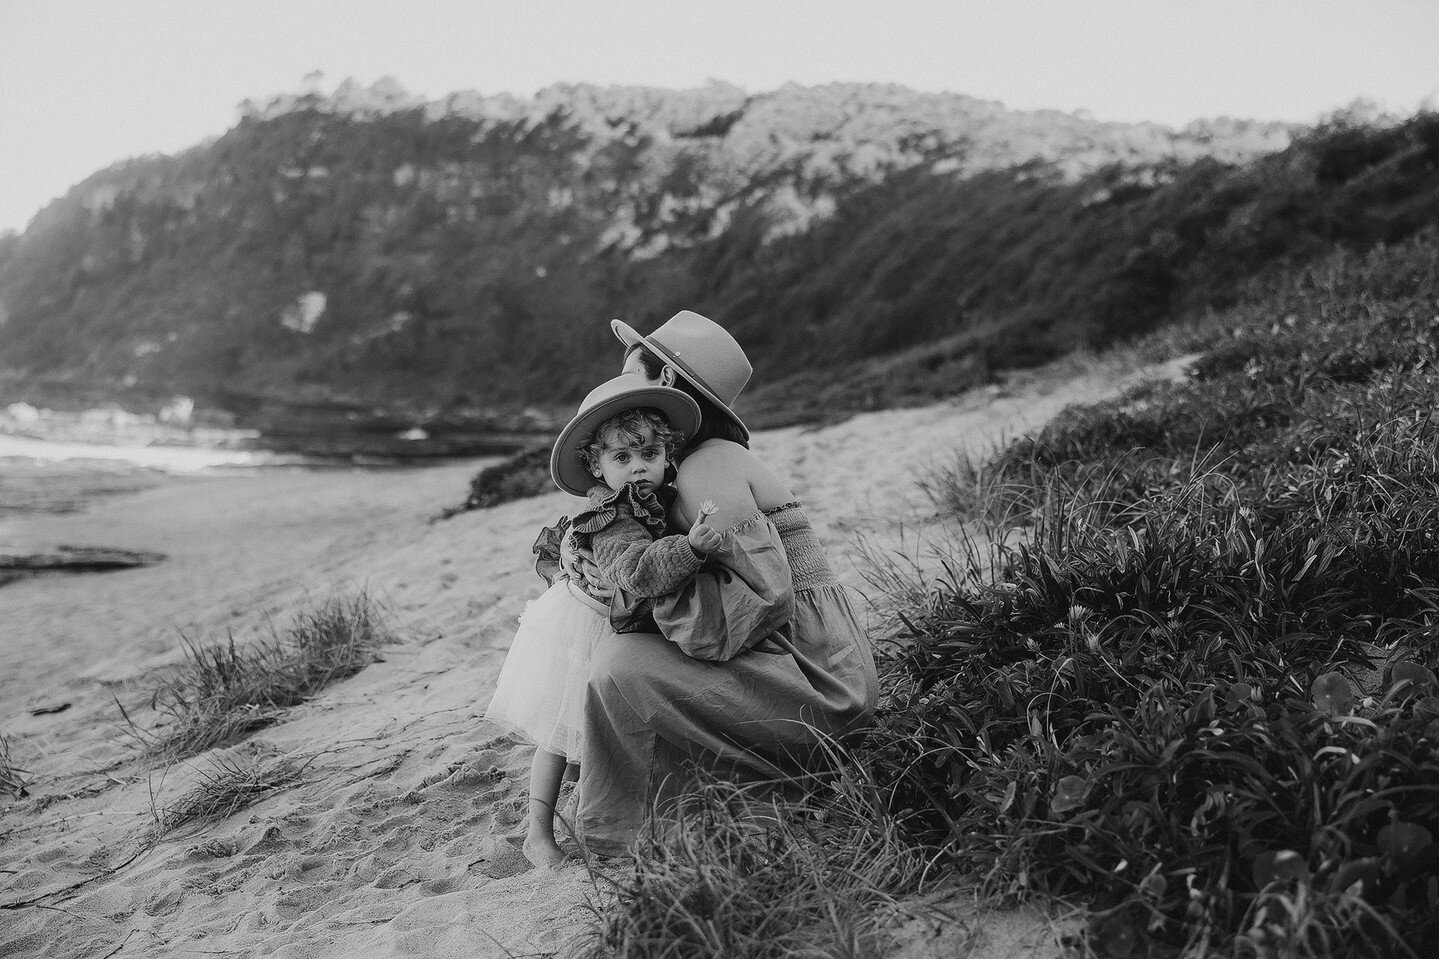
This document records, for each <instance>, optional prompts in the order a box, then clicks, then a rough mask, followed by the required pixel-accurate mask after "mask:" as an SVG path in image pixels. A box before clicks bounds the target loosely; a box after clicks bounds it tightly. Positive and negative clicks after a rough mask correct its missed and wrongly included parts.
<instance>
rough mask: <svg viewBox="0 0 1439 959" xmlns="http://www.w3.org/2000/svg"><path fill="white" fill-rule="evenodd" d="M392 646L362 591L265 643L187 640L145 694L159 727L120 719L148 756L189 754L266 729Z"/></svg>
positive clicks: (303, 617)
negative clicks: (179, 656)
mask: <svg viewBox="0 0 1439 959" xmlns="http://www.w3.org/2000/svg"><path fill="white" fill-rule="evenodd" d="M391 641H392V633H391V630H390V627H389V624H388V622H387V621H386V617H385V615H384V613H383V611H382V610H381V608H380V607H379V605H378V604H377V603H376V602H375V601H374V600H373V599H372V598H371V597H370V596H369V595H368V594H367V593H365V592H363V591H362V592H359V593H357V594H355V595H352V596H336V597H332V598H331V599H329V600H327V601H325V602H323V603H321V604H320V605H318V606H316V607H314V608H313V609H309V610H302V611H300V612H299V613H297V614H296V615H295V618H294V619H293V621H292V622H291V623H290V625H289V626H288V627H287V628H286V629H285V630H284V631H283V633H276V634H275V635H272V636H271V637H269V638H266V639H260V640H255V641H252V642H248V643H239V644H237V643H236V642H235V637H234V636H233V635H231V636H229V637H228V638H227V640H226V641H225V642H224V643H217V644H212V645H203V646H202V645H199V644H197V643H195V642H193V641H191V640H189V639H188V638H186V639H185V642H184V661H183V662H182V663H181V664H180V665H179V666H178V667H176V668H175V669H174V670H173V672H172V673H171V674H170V675H169V676H167V677H166V678H165V679H164V680H163V681H162V682H161V683H160V684H159V685H158V686H157V687H156V688H155V690H154V692H153V693H152V694H151V696H150V708H151V709H153V710H154V711H155V712H157V713H158V714H159V719H158V722H157V723H156V724H155V725H154V726H153V727H149V728H146V727H142V726H141V725H140V724H139V723H137V722H136V721H135V720H134V719H133V718H132V717H131V716H130V714H129V712H128V711H127V710H125V708H124V707H123V706H121V707H120V709H121V713H122V715H123V718H124V721H125V723H126V726H127V729H128V730H129V732H130V733H131V734H132V735H134V736H135V737H136V739H137V740H138V741H139V742H140V744H141V745H142V747H143V748H144V751H145V753H146V754H147V755H149V756H151V757H155V758H160V759H164V760H174V759H179V758H183V757H185V756H193V755H195V754H197V753H201V752H204V751H205V750H207V749H211V748H213V747H215V746H221V745H225V744H227V743H230V742H233V741H235V740H236V739H238V738H240V737H241V736H244V735H246V734H248V733H251V732H253V731H255V730H257V729H261V728H264V727H265V726H268V725H270V724H271V723H273V722H275V720H276V719H277V718H278V716H279V714H280V711H281V710H283V709H284V708H285V707H287V706H293V705H296V704H298V703H302V702H304V701H305V700H307V699H309V698H311V697H312V696H314V695H315V693H317V692H319V691H320V690H321V689H323V688H324V687H325V686H328V685H329V684H331V683H334V682H338V681H339V680H341V679H346V678H348V677H350V676H353V675H355V674H356V673H358V672H359V671H360V670H362V669H364V668H365V667H366V666H368V665H369V664H370V663H372V662H374V661H375V656H376V652H377V650H378V649H379V647H380V646H381V645H383V644H385V643H388V642H391Z"/></svg>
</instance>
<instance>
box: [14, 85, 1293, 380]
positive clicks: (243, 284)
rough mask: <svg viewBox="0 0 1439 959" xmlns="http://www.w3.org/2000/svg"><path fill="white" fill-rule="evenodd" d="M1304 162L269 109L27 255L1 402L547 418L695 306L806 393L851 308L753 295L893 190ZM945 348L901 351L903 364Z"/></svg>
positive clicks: (1245, 140)
mask: <svg viewBox="0 0 1439 959" xmlns="http://www.w3.org/2000/svg"><path fill="white" fill-rule="evenodd" d="M1289 135H1290V131H1288V130H1286V129H1283V128H1280V127H1276V126H1272V125H1259V124H1248V123H1242V122H1234V121H1224V122H1216V123H1208V124H1195V125H1192V126H1190V127H1188V128H1186V129H1185V130H1183V131H1173V130H1169V129H1166V128H1162V127H1158V126H1155V125H1149V124H1144V125H1137V126H1130V125H1122V124H1110V123H1099V122H1096V121H1094V120H1092V119H1089V118H1087V117H1084V116H1080V115H1072V114H1064V113H1058V112H1052V111H1049V112H1032V113H1022V112H1014V111H1007V110H1004V109H1003V108H1002V107H1001V106H1000V105H998V104H995V103H991V102H986V101H982V100H976V99H973V98H970V97H964V96H960V95H954V94H925V93H916V92H915V91H912V90H907V89H905V88H902V87H897V86H886V85H854V84H833V85H828V86H820V87H801V86H797V85H789V86H785V87H782V88H780V89H778V90H774V91H770V92H765V93H759V94H749V93H746V92H745V91H743V90H741V89H739V88H737V87H734V86H731V85H728V84H723V83H711V84H708V85H706V86H704V87H701V88H698V89H693V90H682V91H673V90H663V89H654V88H613V87H610V88H601V87H594V86H587V85H559V86H554V87H550V88H547V89H545V90H542V91H540V92H539V93H538V94H536V95H535V96H534V97H532V98H517V97H513V96H508V95H495V96H484V95H480V94H477V93H455V94H452V95H450V96H447V97H444V98H443V99H441V100H438V101H430V102H426V101H424V100H423V99H421V98H418V97H415V96H413V95H411V94H408V93H407V92H406V91H404V89H403V88H401V87H400V86H399V85H398V84H396V83H395V82H394V81H390V80H385V81H381V82H380V83H377V84H375V85H373V86H371V87H369V88H364V87H361V86H360V85H358V84H354V83H351V82H347V83H345V84H342V85H341V86H340V87H339V88H338V89H337V90H335V91H334V93H333V94H330V95H328V96H326V95H319V94H310V95H303V96H291V97H282V98H277V99H276V100H273V101H271V102H269V103H266V104H255V103H247V104H245V105H244V107H243V111H242V118H241V120H240V121H239V123H238V124H237V125H236V126H235V127H234V128H233V129H231V130H230V131H228V132H227V133H225V134H224V135H223V136H221V137H219V138H218V139H216V140H214V141H212V142H208V143H205V144H202V145H198V146H196V147H194V148H192V149H190V150H188V151H186V152H184V153H181V154H179V155H176V156H156V157H147V158H141V159H137V160H130V161H126V162H124V163H120V164H117V165H115V166H113V167H111V168H109V169H106V170H103V171H100V172H98V173H96V174H95V175H93V176H91V177H90V178H88V179H87V180H86V181H84V182H83V183H81V184H79V185H77V186H76V187H75V188H74V189H72V190H71V191H70V193H69V194H68V195H67V196H65V197H64V198H62V199H61V200H58V201H56V202H55V203H53V204H51V205H50V206H49V207H47V208H46V209H45V210H44V211H42V212H41V213H40V215H39V216H37V217H36V219H35V221H34V222H33V224H32V226H31V227H30V229H28V230H27V231H26V232H25V233H24V234H23V235H21V236H20V237H18V238H11V239H10V240H8V241H4V242H3V243H0V381H3V382H8V383H10V384H12V385H16V384H21V385H24V384H30V385H34V384H50V385H51V386H52V387H57V388H58V387H59V386H63V385H68V386H72V387H77V388H79V387H83V388H85V389H89V390H98V391H100V392H102V393H103V392H106V391H111V392H113V391H118V390H123V389H136V390H146V389H148V390H152V391H154V392H155V393H156V394H157V395H160V394H164V393H168V392H182V393H187V394H191V395H198V396H201V397H204V398H208V400H209V401H211V402H215V403H220V404H223V403H224V402H226V397H227V396H229V397H231V398H235V397H245V398H248V400H253V399H254V398H255V397H285V398H290V399H297V400H337V399H340V400H348V401H357V402H363V403H371V404H379V405H393V404H395V403H408V404H412V405H418V406H423V407H426V408H431V409H443V408H451V407H464V406H514V407H517V408H518V407H520V406H524V405H527V404H529V403H531V402H533V401H535V400H537V399H567V398H569V397H572V396H574V395H575V394H576V393H578V392H581V391H582V389H583V387H584V386H585V385H586V384H588V383H590V382H592V380H593V379H594V377H595V376H596V375H599V374H600V373H601V372H605V371H608V370H609V369H610V368H612V367H613V365H614V360H615V347H614V343H613V342H612V341H611V338H610V335H609V333H608V322H607V321H608V320H609V318H610V317H612V316H624V317H626V318H627V319H629V320H630V321H631V322H634V323H637V324H639V325H641V326H642V327H643V326H644V325H646V324H653V323H654V322H658V321H659V320H661V319H663V317H665V316H667V315H668V314H669V313H671V312H673V311H674V310H676V309H678V308H681V307H686V306H688V307H695V308H700V309H711V310H714V309H724V310H728V311H730V315H724V314H720V315H719V318H720V319H722V320H724V321H725V322H727V323H729V324H730V325H732V326H734V327H735V328H736V329H737V330H740V331H741V332H742V333H743V338H744V339H745V341H746V343H747V345H753V346H754V347H756V349H757V350H760V351H763V348H764V345H765V343H766V342H768V341H773V342H775V343H784V344H787V346H786V350H787V351H788V352H785V351H773V352H771V353H768V354H765V355H764V356H763V358H762V361H761V363H760V365H761V366H762V368H765V369H766V370H767V371H768V372H770V373H771V374H776V375H783V374H784V373H786V372H792V371H793V365H794V364H799V363H805V362H809V358H807V357H806V356H804V355H802V354H803V353H804V350H798V349H791V347H794V344H796V343H799V342H801V341H802V340H803V336H802V335H801V334H802V329H801V327H803V326H804V324H809V325H810V326H815V325H816V324H819V325H823V321H824V317H823V316H821V315H818V314H819V313H820V312H821V311H822V310H823V304H822V303H820V304H818V305H811V306H810V307H808V308H807V310H808V314H809V315H806V316H795V315H783V314H781V313H778V312H775V311H774V310H773V309H770V308H769V307H768V306H767V305H766V304H765V303H763V302H746V299H745V295H744V291H745V290H746V289H751V288H757V287H756V284H758V283H760V281H761V280H762V279H763V278H764V276H765V275H766V271H769V270H771V269H772V268H773V267H774V266H776V265H777V264H779V263H782V262H784V261H785V260H786V259H787V258H788V259H792V258H793V256H794V251H795V250H796V249H797V247H796V244H799V243H803V241H804V240H805V238H806V237H810V236H816V235H818V232H817V231H823V230H830V231H831V234H832V229H831V225H832V224H833V222H834V221H835V220H836V219H837V218H838V219H843V218H846V217H848V218H853V217H856V216H861V215H863V214H862V211H863V210H864V202H874V199H873V198H874V196H875V194H874V192H873V191H875V190H882V189H885V188H886V185H887V184H888V185H891V186H892V185H893V184H896V183H902V182H903V181H902V178H903V177H905V176H909V177H916V176H919V177H922V178H924V179H923V182H924V183H926V184H928V186H926V189H929V188H932V187H933V185H934V184H935V183H936V182H954V183H957V182H971V181H972V180H973V178H974V177H976V176H977V175H980V174H984V173H986V172H987V171H996V170H1011V169H1012V168H1017V167H1018V168H1020V170H1019V172H1017V173H1010V174H1007V175H1008V176H1010V177H1011V180H1013V179H1015V178H1018V179H1019V180H1023V179H1025V178H1030V179H1039V180H1043V181H1044V182H1046V183H1050V184H1066V183H1073V182H1075V181H1076V180H1078V179H1079V178H1081V177H1085V176H1089V175H1092V174H1094V171H1097V170H1101V169H1106V168H1109V167H1111V166H1112V165H1115V164H1119V165H1123V166H1124V167H1126V168H1143V169H1144V170H1145V171H1146V172H1145V173H1144V174H1143V176H1146V177H1148V178H1149V181H1150V182H1149V187H1152V186H1153V185H1154V183H1155V182H1159V181H1163V180H1164V179H1166V178H1168V177H1170V176H1171V175H1172V172H1165V171H1173V170H1175V169H1178V168H1181V167H1183V166H1185V165H1186V164H1189V163H1191V162H1193V161H1195V160H1196V159H1199V158H1213V159H1214V160H1217V161H1220V162H1223V163H1228V162H1237V161H1241V160H1244V159H1247V158H1250V157H1254V156H1257V155H1260V154H1263V153H1266V152H1269V151H1273V150H1275V149H1278V148H1281V147H1283V146H1284V145H1285V144H1286V143H1287V142H1288V138H1289ZM1156 171H1158V172H1156ZM1146 188H1148V187H1146ZM865 197H870V200H869V201H866V200H865V199H864V198H865ZM830 242H834V240H833V236H832V235H831V238H830ZM921 272H922V271H921ZM930 319H932V318H928V319H927V318H926V317H924V316H918V315H916V316H905V315H895V316H888V317H879V318H878V319H876V320H875V322H882V323H886V324H888V325H889V326H891V327H893V328H895V329H898V330H900V331H901V332H899V333H898V334H895V335H891V336H889V337H888V339H887V340H886V342H887V343H888V344H889V345H890V346H893V347H899V346H904V345H906V342H907V339H906V336H905V335H904V333H903V332H902V331H903V329H904V328H905V327H906V325H909V326H912V327H913V328H914V330H915V331H916V333H915V336H916V337H919V336H923V335H928V332H927V331H932V328H933V327H934V326H935V324H934V323H931V322H930ZM955 322H958V320H957V319H955V318H954V317H945V318H943V322H940V323H938V326H939V327H944V326H945V325H946V324H948V325H949V326H950V327H953V325H954V323H955ZM872 341H873V338H872V337H871V338H870V339H869V340H865V339H864V338H860V339H857V340H855V341H854V343H853V350H852V351H851V352H862V351H864V350H868V349H870V348H871V347H870V345H868V344H870V343H871V342H872ZM832 345H833V344H831V346H832ZM828 353H829V354H833V355H828V356H827V359H833V360H842V359H844V358H845V357H844V350H843V349H841V350H839V351H838V352H836V351H835V350H833V349H829V350H828ZM786 356H791V357H792V361H791V360H787V359H786V358H785V357H786ZM17 388H18V387H17Z"/></svg>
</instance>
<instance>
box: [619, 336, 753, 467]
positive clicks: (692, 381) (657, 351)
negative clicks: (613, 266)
mask: <svg viewBox="0 0 1439 959" xmlns="http://www.w3.org/2000/svg"><path fill="white" fill-rule="evenodd" d="M610 329H611V330H614V333H615V336H617V337H619V341H620V342H621V343H623V344H624V345H625V349H626V350H631V349H634V348H635V347H636V346H643V347H644V348H645V349H647V350H649V351H650V352H651V353H653V354H654V355H655V356H657V357H659V358H660V360H661V362H663V363H664V364H665V365H666V366H669V367H672V368H673V369H674V370H675V372H676V373H677V374H678V375H680V376H683V377H684V378H685V382H686V383H688V384H689V385H690V386H693V387H694V388H695V389H696V390H698V391H699V392H700V393H701V394H703V396H704V398H705V399H707V400H709V401H710V402H711V403H713V404H714V405H715V406H717V407H719V409H720V411H721V412H722V413H724V414H725V415H726V416H728V417H729V418H730V419H732V420H734V423H735V425H736V426H738V427H739V428H740V430H741V432H743V433H744V435H745V438H746V439H748V438H749V427H748V426H745V425H744V421H743V420H741V419H740V418H739V416H738V414H736V413H735V411H734V410H732V409H730V407H729V404H728V403H726V402H725V401H724V400H722V399H720V398H719V397H718V396H716V395H715V393H714V391H713V390H711V389H710V388H709V385H708V384H707V383H705V382H704V380H703V379H701V378H700V377H699V375H698V374H696V373H695V372H694V370H691V369H690V368H689V364H687V363H685V362H684V361H683V360H681V359H680V358H679V357H677V356H675V355H674V354H673V353H671V352H670V351H669V350H667V349H665V347H664V344H662V343H658V342H656V341H654V340H652V339H650V338H649V337H648V336H645V335H644V334H642V333H640V332H639V331H638V330H636V329H635V328H634V327H633V326H630V325H629V324H628V323H626V322H625V321H624V320H610Z"/></svg>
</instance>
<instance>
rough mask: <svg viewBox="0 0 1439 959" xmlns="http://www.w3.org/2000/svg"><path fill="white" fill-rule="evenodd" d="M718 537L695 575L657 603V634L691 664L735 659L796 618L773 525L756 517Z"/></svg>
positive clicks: (790, 582) (786, 563)
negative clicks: (662, 634)
mask: <svg viewBox="0 0 1439 959" xmlns="http://www.w3.org/2000/svg"><path fill="white" fill-rule="evenodd" d="M722 537H723V542H722V543H721V545H720V548H719V549H718V550H717V551H715V552H714V553H712V554H710V556H709V558H708V560H707V561H706V562H705V564H704V566H703V568H701V569H700V571H699V572H698V573H696V574H695V575H694V576H692V577H690V578H689V579H688V580H687V581H686V582H685V583H684V584H683V585H682V586H681V587H680V588H679V589H678V590H677V591H675V592H673V593H669V594H666V595H664V596H661V597H658V598H656V599H655V604H654V617H655V622H656V623H657V624H658V625H659V628H660V632H662V633H664V635H665V637H666V638H667V639H668V640H669V641H670V642H672V643H674V644H675V645H677V646H679V647H680V649H681V650H683V651H684V653H685V654H686V655H688V656H691V657H693V658H694V659H704V660H714V661H720V662H723V661H725V660H729V659H733V658H734V657H735V656H737V655H739V654H740V653H742V652H744V651H745V650H747V649H750V648H752V647H754V646H756V645H758V644H759V643H761V642H763V641H764V640H765V639H766V638H767V637H768V636H770V634H772V633H774V632H775V631H776V630H779V629H782V628H783V627H784V626H786V625H788V624H789V622H790V619H791V618H792V617H793V615H794V582H793V580H792V578H791V576H790V568H789V558H788V557H787V556H786V555H785V551H784V544H783V543H782V542H781V541H780V536H779V531H778V530H777V529H775V527H774V524H773V523H771V522H770V521H769V520H768V519H766V518H765V517H764V516H763V515H762V514H759V513H756V514H755V515H754V516H753V517H751V518H750V519H748V520H745V521H744V522H743V523H740V524H739V525H738V526H736V527H734V528H732V529H729V530H727V531H725V532H724V533H723V534H722Z"/></svg>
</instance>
